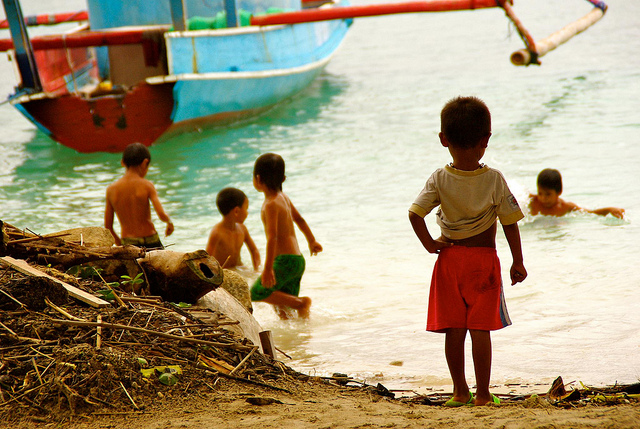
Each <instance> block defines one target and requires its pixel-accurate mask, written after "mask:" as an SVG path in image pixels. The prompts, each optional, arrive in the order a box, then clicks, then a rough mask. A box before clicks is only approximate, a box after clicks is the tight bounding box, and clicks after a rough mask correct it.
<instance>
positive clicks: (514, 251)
mask: <svg viewBox="0 0 640 429" xmlns="http://www.w3.org/2000/svg"><path fill="white" fill-rule="evenodd" d="M502 229H503V230H504V235H505V237H506V238H507V243H509V249H511V256H512V257H513V264H511V270H510V271H509V274H510V276H511V286H513V285H514V284H516V283H520V282H522V281H524V279H526V278H527V270H526V269H525V268H524V259H523V256H522V244H521V242H520V230H519V229H518V224H517V223H512V224H511V225H502Z"/></svg>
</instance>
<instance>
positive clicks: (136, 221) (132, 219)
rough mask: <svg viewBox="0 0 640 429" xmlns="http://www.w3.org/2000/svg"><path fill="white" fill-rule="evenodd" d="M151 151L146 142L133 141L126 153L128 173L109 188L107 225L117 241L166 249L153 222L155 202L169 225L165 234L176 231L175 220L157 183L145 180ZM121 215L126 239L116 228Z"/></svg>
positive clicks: (118, 242) (124, 155) (124, 163)
mask: <svg viewBox="0 0 640 429" xmlns="http://www.w3.org/2000/svg"><path fill="white" fill-rule="evenodd" d="M150 162H151V153H150V152H149V149H147V147H146V146H145V145H143V144H142V143H132V144H130V145H129V146H127V147H126V148H125V150H124V152H123V153H122V161H121V163H122V166H123V167H125V168H126V171H125V172H124V175H123V176H122V177H121V178H120V179H118V180H117V181H115V182H114V183H112V184H111V185H109V186H108V187H107V204H106V208H105V211H104V227H105V228H106V229H108V230H109V231H111V235H113V238H114V239H115V241H116V244H117V245H118V246H120V245H121V244H131V245H134V246H140V247H146V248H147V249H162V248H163V246H162V243H161V242H160V238H159V237H158V233H157V232H156V228H155V227H154V226H153V222H151V208H150V207H149V202H151V204H153V208H154V209H155V211H156V213H157V215H158V217H159V218H160V220H161V221H163V222H165V223H166V224H167V228H166V231H165V236H167V237H168V236H170V235H171V233H173V222H171V219H169V216H168V215H167V214H166V213H165V211H164V209H163V208H162V204H161V203H160V199H159V198H158V193H157V192H156V188H155V187H154V186H153V183H151V182H150V181H148V180H147V179H145V178H144V177H145V176H146V175H147V172H148V171H149V163H150ZM114 213H115V214H116V216H118V220H119V221H120V229H121V236H122V238H120V237H118V234H116V232H115V230H114V229H113V215H114Z"/></svg>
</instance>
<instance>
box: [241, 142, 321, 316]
mask: <svg viewBox="0 0 640 429" xmlns="http://www.w3.org/2000/svg"><path fill="white" fill-rule="evenodd" d="M284 180H285V175H284V160H283V159H282V157H281V156H280V155H276V154H274V153H266V154H264V155H261V156H260V157H258V159H257V160H256V163H255V165H254V168H253V186H254V187H255V188H256V190H257V191H258V192H262V193H263V194H264V203H263V204H262V210H261V217H262V223H263V224H264V230H265V234H266V236H267V256H266V258H265V261H264V269H263V271H262V275H261V276H260V277H258V279H257V280H256V282H255V284H254V285H253V286H252V287H251V300H252V301H264V302H268V303H269V304H272V305H274V306H275V308H276V310H277V311H278V315H279V316H280V317H281V318H283V319H286V318H287V312H286V310H285V308H286V307H291V308H294V309H296V310H297V311H298V315H299V316H300V317H302V318H308V317H309V309H310V307H311V298H309V297H306V296H303V297H298V294H299V293H300V280H301V279H302V274H303V273H304V268H305V261H304V257H303V256H302V253H301V252H300V248H299V247H298V240H297V239H296V233H295V229H294V227H293V224H294V222H295V224H296V225H298V228H300V231H302V233H303V234H304V236H305V238H306V239H307V242H308V243H309V250H310V252H311V255H312V256H313V255H316V254H317V253H318V252H322V246H321V245H320V243H318V242H317V241H316V239H315V237H314V236H313V233H312V232H311V229H310V228H309V226H308V225H307V222H306V221H305V220H304V219H303V218H302V216H300V213H298V210H296V208H295V207H294V205H293V204H292V203H291V200H290V199H289V197H288V196H287V195H286V194H285V193H284V192H282V182H284Z"/></svg>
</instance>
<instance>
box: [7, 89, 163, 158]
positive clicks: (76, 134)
mask: <svg viewBox="0 0 640 429" xmlns="http://www.w3.org/2000/svg"><path fill="white" fill-rule="evenodd" d="M19 104H20V106H21V108H23V109H24V110H25V111H26V112H27V113H28V114H29V115H30V116H31V117H32V118H33V120H35V121H36V122H37V123H39V124H40V125H41V127H42V128H44V129H47V130H48V131H49V132H50V134H51V138H53V139H54V140H56V141H58V142H60V143H62V144H63V145H65V146H67V147H70V148H72V149H75V150H77V151H78V152H85V153H87V152H113V153H116V152H122V151H123V150H124V148H125V147H127V145H129V144H130V143H134V142H139V143H142V144H144V145H146V146H150V145H151V144H152V143H153V142H154V141H155V140H156V139H158V137H160V136H161V135H162V134H163V133H164V132H165V131H166V130H167V129H168V128H169V126H170V125H171V123H172V119H171V112H172V111H173V104H174V102H173V83H166V84H160V85H149V84H146V83H143V84H141V85H138V86H136V87H134V88H133V89H131V90H130V91H128V92H126V93H123V94H117V95H114V94H110V95H106V96H101V97H92V98H84V97H80V96H77V95H69V94H67V95H62V96H60V97H56V98H44V99H35V100H29V101H25V102H22V103H19Z"/></svg>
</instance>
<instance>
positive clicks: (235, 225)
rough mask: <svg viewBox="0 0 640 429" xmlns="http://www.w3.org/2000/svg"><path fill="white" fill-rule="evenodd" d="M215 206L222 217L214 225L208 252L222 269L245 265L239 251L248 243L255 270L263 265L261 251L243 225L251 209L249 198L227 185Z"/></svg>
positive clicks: (219, 193)
mask: <svg viewBox="0 0 640 429" xmlns="http://www.w3.org/2000/svg"><path fill="white" fill-rule="evenodd" d="M216 206H218V211H220V214H221V215H222V220H221V221H220V222H218V223H217V224H215V225H214V227H213V228H212V229H211V233H210V234H209V240H208V241H207V252H208V253H209V254H210V255H211V256H213V257H214V258H216V260H217V261H218V262H219V263H220V264H221V265H222V267H223V268H236V267H237V266H239V265H242V260H241V259H240V250H242V245H243V244H246V245H247V248H248V249H249V253H250V254H251V263H252V264H253V269H254V270H256V271H257V270H258V268H259V267H260V252H258V248H257V247H256V245H255V243H254V242H253V239H252V238H251V236H250V235H249V231H248V230H247V227H246V226H245V225H244V221H245V219H247V210H248V209H249V199H248V198H247V196H246V195H245V193H244V192H242V191H241V190H240V189H236V188H224V189H223V190H221V191H220V192H218V196H217V197H216Z"/></svg>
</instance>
